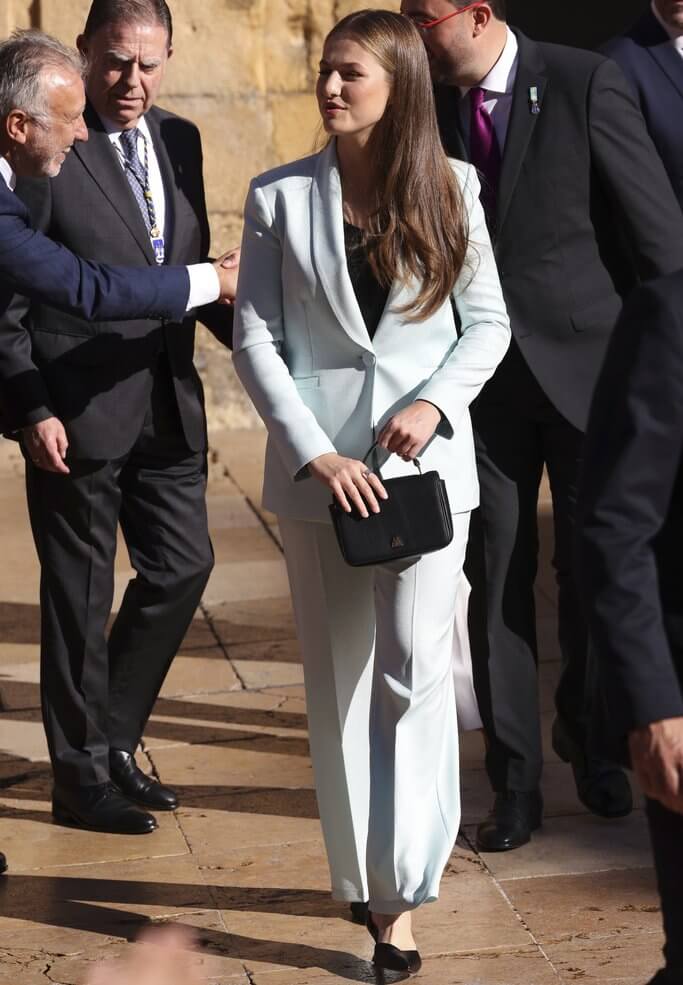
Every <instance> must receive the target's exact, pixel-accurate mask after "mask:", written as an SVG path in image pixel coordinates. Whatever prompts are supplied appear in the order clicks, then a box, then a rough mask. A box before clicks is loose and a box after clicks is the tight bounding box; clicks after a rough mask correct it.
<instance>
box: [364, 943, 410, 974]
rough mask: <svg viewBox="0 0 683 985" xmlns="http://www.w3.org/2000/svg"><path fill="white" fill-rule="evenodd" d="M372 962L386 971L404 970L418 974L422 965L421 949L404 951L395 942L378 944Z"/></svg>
mask: <svg viewBox="0 0 683 985" xmlns="http://www.w3.org/2000/svg"><path fill="white" fill-rule="evenodd" d="M372 963H373V964H374V965H375V967H376V968H384V969H385V970H386V971H403V972H408V973H409V974H411V975H416V974H417V972H418V971H419V970H420V968H421V967H422V958H421V957H420V952H419V951H402V950H401V949H400V948H398V947H394V945H393V944H376V945H375V953H374V955H373V957H372Z"/></svg>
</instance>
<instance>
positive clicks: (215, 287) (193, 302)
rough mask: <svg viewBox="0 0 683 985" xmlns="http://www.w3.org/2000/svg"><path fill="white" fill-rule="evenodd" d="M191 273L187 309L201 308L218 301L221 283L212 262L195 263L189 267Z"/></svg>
mask: <svg viewBox="0 0 683 985" xmlns="http://www.w3.org/2000/svg"><path fill="white" fill-rule="evenodd" d="M187 272H188V274H189V275H190V296H189V298H188V299H187V307H186V308H185V311H192V309H193V308H201V307H202V306H203V305H205V304H211V303H212V302H213V301H217V300H218V298H219V297H220V294H221V284H220V281H219V279H218V274H217V273H216V268H215V267H214V265H213V264H212V263H195V264H192V266H190V267H188V268H187Z"/></svg>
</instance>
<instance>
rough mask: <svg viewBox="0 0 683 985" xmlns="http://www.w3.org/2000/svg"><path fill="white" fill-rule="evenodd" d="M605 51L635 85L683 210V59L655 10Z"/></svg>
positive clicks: (653, 137)
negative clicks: (682, 123)
mask: <svg viewBox="0 0 683 985" xmlns="http://www.w3.org/2000/svg"><path fill="white" fill-rule="evenodd" d="M602 50H603V51H604V53H605V54H606V55H609V57H610V58H613V59H614V60H615V61H616V62H618V63H619V65H620V66H621V68H622V70H623V72H624V74H625V75H626V77H627V79H628V80H629V81H630V82H631V83H632V85H633V87H634V89H635V91H636V94H637V97H638V101H639V102H640V108H641V109H642V111H643V116H644V117H645V122H646V123H647V128H648V130H649V131H650V136H651V137H652V139H653V140H654V143H655V147H656V148H657V150H658V151H659V153H660V155H661V158H662V160H663V162H664V167H665V168H666V170H667V173H668V175H669V178H670V179H671V184H672V185H673V188H674V192H675V193H676V196H677V198H678V201H679V204H680V205H681V207H682V208H683V126H681V119H683V58H681V56H680V55H679V54H678V52H677V51H675V49H674V47H673V44H672V42H671V39H670V38H669V35H668V34H667V33H666V31H665V30H664V28H663V27H662V25H661V24H660V23H659V21H658V20H657V18H656V17H655V15H654V14H653V13H652V11H651V10H648V11H647V13H646V14H644V15H643V17H642V18H641V19H640V20H639V21H638V23H637V24H635V26H634V27H632V28H631V30H630V31H629V32H628V33H627V34H626V35H624V36H623V37H619V38H614V39H613V40H612V41H609V42H608V43H607V44H606V45H605V46H604V47H603V49H602Z"/></svg>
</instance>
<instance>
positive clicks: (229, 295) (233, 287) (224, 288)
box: [213, 249, 240, 304]
mask: <svg viewBox="0 0 683 985" xmlns="http://www.w3.org/2000/svg"><path fill="white" fill-rule="evenodd" d="M213 266H214V269H215V271H216V273H217V274H218V279H219V281H220V285H221V293H220V298H219V304H232V303H233V301H234V300H235V295H236V294H237V277H238V274H239V270H240V251H239V249H236V250H230V251H229V252H228V253H224V254H223V255H222V256H220V257H219V258H218V259H217V260H214V262H213Z"/></svg>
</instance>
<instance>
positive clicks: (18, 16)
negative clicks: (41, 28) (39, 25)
mask: <svg viewBox="0 0 683 985" xmlns="http://www.w3.org/2000/svg"><path fill="white" fill-rule="evenodd" d="M33 7H34V4H32V3H31V2H30V0H4V2H3V3H2V4H0V37H3V38H4V37H7V35H8V34H10V32H11V31H13V30H14V29H15V28H17V27H19V28H26V27H34V26H35V25H34V23H33V17H32V14H31V11H32V8H33Z"/></svg>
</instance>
